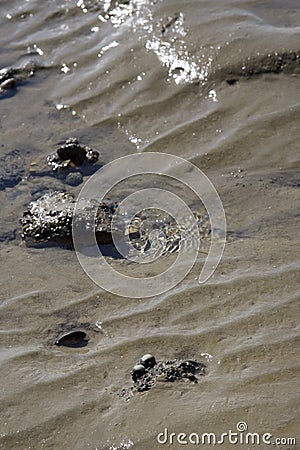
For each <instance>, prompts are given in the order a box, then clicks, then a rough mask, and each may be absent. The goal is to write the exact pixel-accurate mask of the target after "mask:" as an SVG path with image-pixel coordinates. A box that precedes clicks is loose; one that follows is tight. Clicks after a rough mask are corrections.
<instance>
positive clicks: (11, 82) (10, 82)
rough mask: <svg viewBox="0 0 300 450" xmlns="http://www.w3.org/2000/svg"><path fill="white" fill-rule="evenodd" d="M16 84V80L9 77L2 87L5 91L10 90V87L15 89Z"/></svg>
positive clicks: (0, 86)
mask: <svg viewBox="0 0 300 450" xmlns="http://www.w3.org/2000/svg"><path fill="white" fill-rule="evenodd" d="M15 86H16V80H15V79H14V78H8V79H7V80H5V81H3V82H2V83H1V85H0V88H1V89H2V90H3V91H8V90H9V89H14V88H15Z"/></svg>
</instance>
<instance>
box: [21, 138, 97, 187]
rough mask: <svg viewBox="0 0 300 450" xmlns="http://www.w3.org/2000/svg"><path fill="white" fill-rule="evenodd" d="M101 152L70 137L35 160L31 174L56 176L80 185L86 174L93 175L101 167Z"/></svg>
mask: <svg viewBox="0 0 300 450" xmlns="http://www.w3.org/2000/svg"><path fill="white" fill-rule="evenodd" d="M99 156H100V155H99V152H97V151H96V150H93V149H92V148H91V147H88V146H87V145H81V144H80V143H79V142H78V140H77V139H76V138H68V139H66V140H65V141H63V142H61V143H60V144H59V147H58V148H57V149H56V151H55V152H53V153H51V154H50V155H48V156H43V157H42V158H41V159H39V160H37V161H33V162H32V163H31V164H30V167H29V174H30V176H35V177H43V176H47V175H48V176H55V177H56V178H58V179H60V180H62V181H64V182H65V183H66V184H69V185H70V186H78V185H79V184H81V183H82V181H83V176H84V175H91V174H92V173H94V172H95V170H97V169H98V168H99V167H98V166H97V165H96V164H95V163H97V162H98V161H99Z"/></svg>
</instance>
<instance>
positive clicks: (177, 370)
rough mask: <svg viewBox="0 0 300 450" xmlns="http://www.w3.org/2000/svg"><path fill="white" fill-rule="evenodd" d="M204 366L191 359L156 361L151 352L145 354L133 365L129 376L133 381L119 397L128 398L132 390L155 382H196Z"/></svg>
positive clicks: (147, 386)
mask: <svg viewBox="0 0 300 450" xmlns="http://www.w3.org/2000/svg"><path fill="white" fill-rule="evenodd" d="M205 369H206V366H205V364H203V363H202V362H200V361H197V360H192V359H183V360H181V359H172V360H165V361H156V359H155V357H154V356H153V355H151V354H146V355H144V356H142V357H141V358H140V360H139V361H138V362H137V363H136V364H135V365H134V367H133V369H132V372H131V378H132V381H133V383H134V385H133V386H131V387H129V388H124V389H123V390H122V391H121V392H120V397H123V398H126V399H128V398H130V397H131V396H132V395H134V392H144V391H149V390H150V389H152V388H153V387H154V386H155V385H156V383H157V382H159V381H162V382H174V381H179V380H184V381H191V382H192V383H198V378H197V375H198V376H202V375H205Z"/></svg>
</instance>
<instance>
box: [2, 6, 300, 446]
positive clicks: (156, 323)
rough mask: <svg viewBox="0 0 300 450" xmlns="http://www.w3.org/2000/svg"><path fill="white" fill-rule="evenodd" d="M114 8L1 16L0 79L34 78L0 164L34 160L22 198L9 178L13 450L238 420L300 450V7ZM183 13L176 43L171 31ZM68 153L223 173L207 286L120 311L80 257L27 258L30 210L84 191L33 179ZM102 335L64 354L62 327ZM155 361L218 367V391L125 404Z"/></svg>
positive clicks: (57, 253) (105, 441)
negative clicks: (13, 75)
mask: <svg viewBox="0 0 300 450" xmlns="http://www.w3.org/2000/svg"><path fill="white" fill-rule="evenodd" d="M104 3H105V2H100V1H98V2H86V9H87V12H84V11H83V10H84V6H83V7H80V6H76V2H73V1H71V0H68V1H66V2H64V4H63V5H62V4H53V2H46V3H43V4H41V3H40V2H38V1H34V0H30V1H29V2H26V3H23V2H20V1H19V0H16V1H13V2H6V1H5V2H3V4H1V7H0V11H1V32H0V39H1V47H2V49H3V51H2V52H1V54H0V64H1V67H21V66H23V65H26V63H27V62H29V61H34V62H35V64H36V65H37V70H36V73H35V75H34V77H32V78H30V79H28V80H27V81H26V82H24V83H21V84H20V85H19V86H18V87H17V90H16V92H15V93H14V94H15V95H13V96H11V97H8V98H3V99H1V100H0V103H1V111H2V114H1V122H0V124H1V131H2V143H1V153H0V157H6V155H8V154H9V153H10V152H12V151H13V152H16V151H17V153H14V155H18V161H17V163H16V166H13V167H12V168H11V171H12V177H11V178H9V180H10V181H9V183H11V184H10V185H7V184H6V185H5V183H8V181H7V180H8V179H7V174H9V171H8V170H7V172H6V175H5V176H4V175H3V174H2V172H1V173H0V175H1V176H3V177H4V181H3V183H4V184H3V185H2V189H1V190H0V199H1V204H2V210H1V242H0V254H1V260H2V265H1V268H2V270H1V303H0V308H1V322H2V325H1V338H2V339H1V341H2V343H1V380H2V390H1V393H2V398H1V405H2V414H1V426H0V429H1V435H0V448H1V449H2V448H3V449H5V450H8V449H9V450H10V449H13V450H18V449H20V450H21V449H22V450H24V449H26V450H27V449H41V448H45V449H55V450H56V449H61V448H66V449H72V450H74V449H76V450H77V449H78V450H82V449H86V448H91V449H96V448H97V449H103V450H107V449H113V448H117V449H121V448H131V447H133V448H136V449H141V450H148V449H159V448H163V447H164V446H163V445H160V444H159V443H158V442H157V440H156V436H157V434H158V433H160V432H163V430H164V429H165V428H168V430H169V432H174V433H180V432H183V433H186V434H189V433H192V432H194V433H199V434H201V433H204V432H214V433H216V434H218V435H220V434H221V433H222V432H228V430H230V429H231V430H234V431H235V430H236V424H237V423H238V422H240V421H245V422H246V423H247V424H248V430H249V431H250V432H256V433H260V434H263V433H271V434H272V435H273V437H274V438H275V437H296V438H297V433H298V428H299V426H298V420H297V417H298V410H299V396H298V394H297V392H298V391H299V381H298V380H299V378H298V373H299V363H298V361H299V326H298V323H299V244H300V243H299V203H300V196H299V186H300V169H299V154H300V153H299V118H300V117H299V116H300V110H299V70H300V69H299V67H300V66H299V51H300V48H299V26H298V24H299V17H300V11H299V7H298V4H297V2H295V1H289V2H283V1H276V2H258V1H242V0H240V1H233V0H231V1H226V2H223V3H222V6H220V5H219V2H206V1H204V2H197V1H192V0H191V1H189V2H184V4H182V3H181V2H174V1H164V2H153V3H148V2H134V3H133V6H134V8H133V10H132V11H131V12H130V11H129V13H128V14H127V13H126V9H125V8H123V10H122V11H123V12H122V14H123V15H121V16H120V14H119V15H118V14H117V12H118V11H119V13H120V10H118V11H117V12H116V10H115V9H114V8H111V13H110V15H109V16H108V18H107V19H106V18H105V13H104V12H103V8H104ZM95 5H96V6H95ZM115 7H116V5H115ZM127 12H128V11H127ZM175 13H176V14H177V15H178V14H180V13H181V14H182V16H180V15H179V17H180V19H178V20H177V25H176V26H175V25H171V26H169V27H167V28H166V27H165V26H166V24H167V23H168V22H170V19H169V17H171V18H172V17H174V14H175ZM7 14H10V15H11V18H9V17H7V16H6V15H7ZM99 14H101V17H102V19H103V21H101V20H100V19H99V18H98V16H99ZM118 17H119V19H120V17H121V18H122V20H119V19H118ZM118 20H119V22H120V23H119V22H118ZM95 27H99V29H96V28H95ZM162 27H164V28H165V31H164V32H162V29H163V28H162ZM92 29H94V31H91V30H92ZM8 35H9V36H10V40H9V43H7V36H8ZM172 39H175V40H174V41H172ZM184 46H186V47H184ZM132 49H133V50H132ZM98 55H100V56H98ZM269 55H270V56H269ZM172 58H173V59H172ZM176 58H177V60H176ZM278 58H282V60H281V61H282V63H280V60H278ZM170 61H171V62H170ZM278 61H279V62H278ZM172 64H173V65H172ZM184 64H185V65H184ZM182 65H184V68H183V70H182V68H181V69H180V67H181V66H182ZM243 67H244V68H243ZM62 69H63V70H62ZM232 80H233V81H232ZM228 81H229V82H228ZM231 81H232V82H231ZM62 105H64V107H62ZM72 111H73V113H72ZM70 136H73V137H77V138H78V139H79V140H80V142H82V143H83V144H84V145H89V146H90V147H92V148H94V149H95V150H98V151H100V153H101V158H102V160H103V162H104V163H108V162H110V161H112V160H114V159H115V158H118V157H121V156H125V155H128V154H131V153H137V152H147V151H153V152H167V153H170V154H173V155H178V156H181V157H183V158H186V159H187V160H189V161H191V162H193V163H194V164H196V165H197V166H198V167H199V168H200V169H201V170H203V171H204V172H205V173H206V175H207V176H208V177H209V178H210V180H211V181H212V182H213V184H214V185H215V187H216V189H217V191H218V193H219V195H220V198H221V200H222V202H223V206H224V209H225V212H226V217H227V227H228V242H227V245H226V248H225V252H224V255H223V258H222V260H221V263H220V265H219V267H218V269H217V271H216V272H215V274H214V275H213V277H212V278H211V279H210V280H209V281H208V282H207V283H206V284H204V285H201V286H199V284H198V282H197V280H196V278H197V276H198V275H199V267H200V266H201V264H202V263H203V255H202V254H199V258H198V261H197V263H196V265H195V267H194V269H193V270H192V271H191V272H190V273H189V275H188V276H187V277H186V279H185V280H184V281H183V282H181V283H180V284H179V285H178V286H176V288H174V289H173V290H171V291H169V292H166V293H164V294H161V295H159V296H156V297H153V298H149V299H131V298H122V297H118V296H116V295H113V294H110V293H108V292H105V291H103V290H101V289H100V288H99V287H98V286H97V285H95V284H94V283H93V282H92V281H91V280H90V278H89V277H88V276H87V274H85V273H84V271H83V270H82V268H81V266H80V265H79V262H78V260H77V257H76V254H75V253H74V252H72V251H69V250H65V249H61V248H58V247H53V248H31V247H27V246H26V245H25V243H24V242H22V240H21V238H20V226H19V222H18V220H19V218H20V217H21V215H22V211H23V210H24V209H25V208H26V206H27V204H28V203H29V201H31V200H32V199H35V198H37V197H38V196H39V195H41V194H42V193H44V192H46V191H47V190H49V189H59V190H60V189H66V190H68V191H70V192H72V193H73V194H74V195H77V194H78V193H79V191H80V189H81V187H82V185H79V186H77V187H71V186H67V185H65V184H64V183H63V182H62V181H61V180H57V179H56V178H54V177H50V176H49V177H29V178H28V177H27V176H26V174H27V168H28V167H29V165H30V163H31V162H32V161H34V160H36V159H38V158H41V157H42V156H43V155H45V156H46V155H47V154H49V153H51V152H52V151H53V148H54V147H55V144H56V143H57V142H59V141H61V140H63V139H65V138H67V137H70ZM4 165H5V163H4ZM2 167H3V165H2ZM24 167H25V169H24ZM4 173H5V172H4ZM18 175H20V176H19V177H18ZM87 179H88V177H84V181H86V180H87ZM145 183H146V181H145ZM142 187H143V186H142ZM120 189H121V188H120ZM116 192H117V190H116ZM120 195H121V191H120ZM120 264H121V263H120ZM160 264H163V263H162V262H160V261H158V262H157V265H158V268H159V267H160ZM123 266H124V267H125V269H126V267H127V266H126V264H123ZM145 270H146V269H145ZM87 323H88V324H90V328H89V330H88V336H89V343H88V345H87V346H86V347H84V348H76V349H74V348H64V347H56V346H55V345H53V343H54V341H55V338H56V336H57V335H58V334H59V332H60V331H61V330H63V329H64V327H66V326H69V325H70V324H74V325H79V326H84V324H87ZM149 352H150V353H152V354H154V355H155V356H156V358H157V359H158V360H163V359H168V358H170V359H173V358H182V359H199V358H204V359H205V360H206V364H207V374H206V375H205V376H203V377H201V379H200V380H199V383H198V384H193V383H190V382H184V381H178V382H175V383H157V385H156V386H155V387H154V388H153V389H152V390H151V391H149V392H145V393H141V394H138V395H134V396H133V397H132V398H130V399H129V400H128V401H126V400H125V399H122V398H120V397H119V396H118V394H119V393H120V391H121V390H122V388H124V387H128V386H130V385H131V383H132V382H131V375H130V371H131V369H132V366H133V364H134V363H135V362H136V361H137V360H138V359H139V357H140V356H141V355H143V354H144V353H149ZM201 354H207V355H211V356H210V357H208V356H206V357H205V356H201ZM297 445H298V444H297ZM297 445H290V446H284V445H280V444H278V445H277V446H274V447H275V448H280V449H281V448H291V449H292V448H297ZM223 446H224V448H226V449H227V448H237V446H236V445H233V444H232V445H231V444H229V443H226V444H224V445H223ZM165 447H167V448H176V449H177V448H178V449H179V448H181V446H180V445H179V444H178V443H177V444H172V445H171V444H165ZM185 447H186V448H194V447H196V446H194V445H192V444H190V445H189V446H187V445H186V446H185ZM220 447H221V445H220ZM203 448H210V446H209V445H207V444H206V445H204V446H203ZM239 448H247V449H248V448H249V449H250V448H251V449H254V448H255V449H256V448H269V446H268V445H264V444H262V445H260V446H258V445H257V444H254V445H246V444H245V445H241V446H240V447H239Z"/></svg>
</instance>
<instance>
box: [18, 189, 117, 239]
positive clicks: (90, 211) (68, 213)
mask: <svg viewBox="0 0 300 450" xmlns="http://www.w3.org/2000/svg"><path fill="white" fill-rule="evenodd" d="M95 207H97V214H96V219H95V221H94V222H93V220H94V219H93V218H94V213H95ZM74 208H75V199H74V197H73V195H71V194H69V193H67V192H60V191H54V192H48V193H46V194H44V195H42V196H41V197H40V198H39V199H37V200H36V201H32V202H30V203H29V205H28V207H27V209H26V210H25V211H24V213H23V217H22V218H21V219H20V222H21V226H22V233H21V236H22V238H23V239H24V240H25V241H26V243H27V244H29V245H35V244H38V243H40V244H41V243H44V244H45V243H52V244H67V246H68V247H69V246H71V247H72V222H73V214H74ZM114 208H115V206H114V205H108V204H106V203H99V202H98V203H97V202H96V200H95V201H94V202H93V201H91V200H88V201H86V202H85V203H84V206H83V205H81V207H80V210H79V213H78V214H77V219H78V221H79V223H80V224H81V225H82V226H83V227H84V229H88V227H91V226H92V225H91V224H93V223H95V228H94V230H93V231H94V232H95V235H96V240H97V242H98V244H100V245H102V244H107V243H110V242H111V241H112V236H111V220H112V216H113V212H114Z"/></svg>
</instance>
